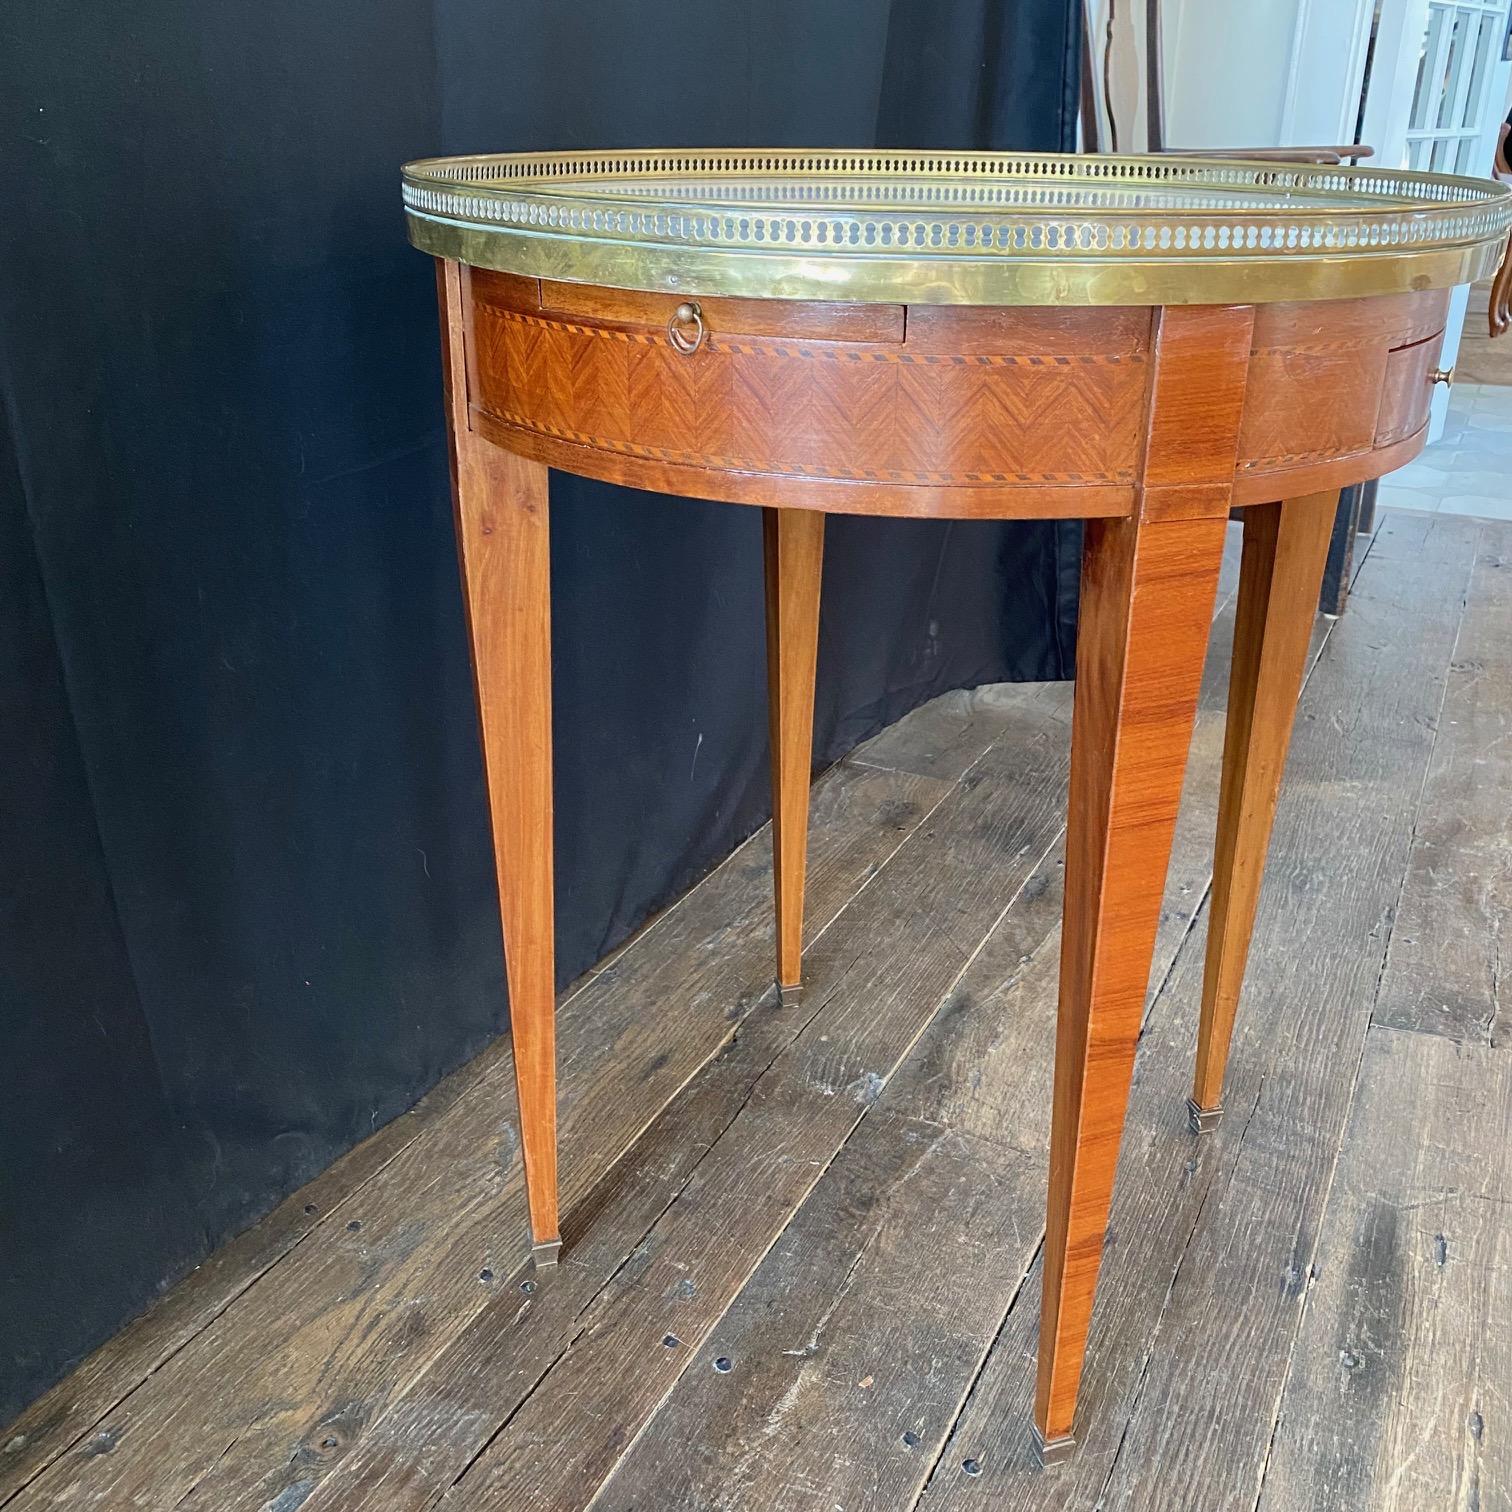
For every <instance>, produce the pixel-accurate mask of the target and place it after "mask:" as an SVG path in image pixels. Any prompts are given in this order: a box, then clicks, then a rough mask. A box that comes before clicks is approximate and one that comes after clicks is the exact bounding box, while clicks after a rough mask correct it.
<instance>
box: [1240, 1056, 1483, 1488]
mask: <svg viewBox="0 0 1512 1512" xmlns="http://www.w3.org/2000/svg"><path fill="white" fill-rule="evenodd" d="M1404 1110H1406V1116H1404ZM1315 1269H1316V1271H1317V1280H1316V1281H1314V1283H1313V1284H1312V1286H1311V1287H1310V1288H1309V1290H1308V1294H1307V1304H1306V1313H1305V1315H1304V1319H1303V1325H1302V1329H1301V1332H1300V1334H1299V1336H1298V1340H1297V1346H1296V1350H1295V1353H1294V1355H1293V1358H1292V1369H1291V1377H1290V1380H1289V1381H1288V1383H1287V1389H1286V1392H1285V1395H1284V1396H1283V1397H1282V1401H1281V1423H1280V1428H1279V1430H1278V1432H1277V1435H1276V1442H1275V1446H1274V1448H1273V1450H1272V1452H1271V1456H1270V1463H1269V1466H1268V1468H1267V1471H1266V1475H1265V1485H1264V1494H1263V1495H1262V1497H1261V1499H1260V1508H1261V1512H1291V1509H1292V1508H1296V1507H1306V1508H1308V1509H1309V1512H1332V1509H1338V1512H1355V1509H1356V1508H1361V1507H1369V1508H1371V1509H1372V1512H1422V1509H1425V1508H1440V1507H1441V1508H1446V1509H1447V1508H1451V1507H1452V1508H1460V1509H1465V1512H1470V1509H1474V1508H1480V1509H1485V1512H1490V1509H1493V1508H1501V1507H1508V1506H1512V1400H1509V1397H1512V1329H1509V1327H1508V1320H1509V1319H1512V1056H1508V1055H1505V1054H1498V1053H1496V1052H1495V1051H1493V1050H1490V1049H1487V1048H1486V1047H1485V1046H1482V1045H1474V1044H1455V1043H1453V1042H1451V1041H1448V1040H1444V1039H1440V1038H1438V1037H1437V1036H1423V1035H1417V1034H1411V1033H1405V1032H1403V1031H1400V1030H1395V1029H1381V1028H1372V1029H1371V1031H1370V1034H1369V1036H1368V1037H1367V1040H1366V1045H1365V1058H1364V1061H1363V1063H1362V1065H1361V1070H1360V1081H1359V1090H1358V1092H1357V1094H1356V1100H1355V1106H1354V1110H1353V1113H1352V1116H1351V1118H1350V1124H1349V1128H1348V1131H1347V1133H1346V1136H1345V1141H1344V1153H1343V1155H1342V1157H1341V1159H1340V1162H1339V1170H1338V1174H1337V1176H1336V1177H1335V1180H1334V1189H1333V1194H1332V1197H1331V1199H1330V1201H1329V1206H1328V1213H1327V1215H1326V1217H1325V1219H1324V1222H1323V1227H1322V1230H1321V1231H1320V1233H1319V1235H1318V1251H1317V1259H1316V1261H1315Z"/></svg>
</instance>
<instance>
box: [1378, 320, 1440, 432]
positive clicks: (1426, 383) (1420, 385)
mask: <svg viewBox="0 0 1512 1512" xmlns="http://www.w3.org/2000/svg"><path fill="white" fill-rule="evenodd" d="M1443 345H1444V333H1443V332H1442V331H1435V332H1434V334H1433V335H1432V336H1429V337H1428V338H1426V339H1425V340H1423V341H1415V342H1413V343H1412V344H1411V345H1410V346H1400V347H1394V348H1393V349H1392V350H1391V351H1390V352H1389V353H1388V354H1387V357H1386V377H1385V380H1384V381H1383V382H1382V384H1381V405H1380V408H1379V409H1378V410H1377V412H1376V430H1375V444H1376V445H1377V446H1390V445H1391V443H1392V442H1394V441H1405V440H1406V439H1407V437H1408V436H1415V435H1416V434H1417V433H1418V432H1419V431H1420V430H1422V428H1423V427H1424V426H1425V425H1426V424H1427V423H1428V406H1429V404H1430V402H1431V401H1432V399H1433V378H1432V374H1433V372H1434V370H1435V369H1436V368H1437V367H1438V360H1439V353H1440V351H1441V350H1442V349H1443Z"/></svg>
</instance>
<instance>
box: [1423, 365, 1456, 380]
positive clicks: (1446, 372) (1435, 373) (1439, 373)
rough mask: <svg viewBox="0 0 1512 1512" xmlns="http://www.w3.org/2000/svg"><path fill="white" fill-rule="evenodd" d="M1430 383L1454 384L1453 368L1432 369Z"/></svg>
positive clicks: (1429, 372) (1429, 373)
mask: <svg viewBox="0 0 1512 1512" xmlns="http://www.w3.org/2000/svg"><path fill="white" fill-rule="evenodd" d="M1428 381H1429V383H1453V382H1454V369H1453V368H1430V369H1429V370H1428Z"/></svg>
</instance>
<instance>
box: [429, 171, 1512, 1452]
mask: <svg viewBox="0 0 1512 1512" xmlns="http://www.w3.org/2000/svg"><path fill="white" fill-rule="evenodd" d="M404 197H405V206H406V211H407V218H408V224H409V233H410V238H411V240H412V241H413V242H414V244H415V245H416V246H417V247H419V248H421V249H422V250H424V251H426V252H429V253H431V254H433V255H434V256H435V257H436V258H437V260H438V273H437V276H438V287H439V293H440V302H441V323H442V331H443V342H444V350H445V358H446V390H447V401H448V410H449V418H450V432H451V446H452V462H453V479H454V486H455V499H456V520H457V536H458V542H459V547H460V552H461V559H462V574H463V584H464V592H465V597H466V603H467V608H468V616H469V624H470V630H471V638H472V654H473V664H474V671H475V679H476V687H477V696H478V705H479V711H480V716H481V724H482V740H483V749H484V758H485V766H486V770H487V776H488V786H489V799H490V805H491V813H492V822H493V837H494V847H495V852H496V856H497V861H498V879H499V900H500V909H501V913H502V918H503V927H504V941H505V956H506V964H507V973H508V980H509V993H510V1015H511V1022H512V1026H513V1050H514V1058H515V1065H516V1070H517V1073H518V1085H519V1100H520V1125H521V1143H522V1146H523V1150H524V1160H525V1181H526V1188H527V1195H528V1203H529V1210H530V1222H531V1229H532V1233H533V1238H534V1242H535V1255H536V1258H537V1261H538V1263H550V1262H552V1261H554V1260H555V1259H556V1255H557V1251H558V1249H559V1247H560V1245H559V1229H558V1219H557V1190H556V1091H555V1065H554V1059H555V1048H554V1031H553V1015H554V982H553V918H552V855H551V844H552V783H551V713H550V703H551V631H550V583H549V574H548V552H547V539H548V523H547V488H546V480H547V469H548V468H551V467H557V468H562V469H564V470H566V471H568V472H575V473H582V474H584V475H586V476H588V477H593V478H602V479H607V480H609V481H611V482H616V483H625V484H629V485H632V486H633V487H636V488H644V489H651V490H655V491H659V492H663V493H670V494H686V495H691V496H693V497H696V498H702V499H715V500H724V501H728V502H730V503H734V504H753V505H758V506H760V507H761V508H762V510H763V525H764V539H765V547H766V550H765V557H766V584H767V620H768V661H769V679H770V705H771V739H772V774H773V786H774V795H773V807H774V815H773V850H774V870H775V889H776V916H777V922H776V937H777V938H776V957H777V969H776V976H777V983H778V986H779V988H780V990H781V992H782V995H783V997H784V999H785V1000H790V999H791V997H792V995H793V994H795V993H796V992H797V991H798V988H799V956H800V946H801V933H802V917H803V883H804V855H805V838H806V828H807V821H808V784H809V769H810V760H811V754H812V728H813V708H814V666H815V646H816V638H817V631H818V623H819V580H820V563H821V558H822V551H823V539H824V517H825V514H826V513H830V512H839V513H853V514H869V515H894V516H907V517H919V516H927V517H932V518H952V519H1005V518H1012V519H1051V518H1075V519H1083V520H1085V521H1086V522H1087V527H1086V532H1085V549H1084V559H1083V564H1082V599H1081V603H1082V608H1081V629H1080V635H1079V639H1078V646H1077V660H1076V691H1075V706H1074V708H1075V712H1074V719H1073V730H1072V749H1071V783H1070V800H1069V814H1068V820H1067V839H1066V890H1065V915H1064V924H1063V934H1062V948H1061V976H1060V999H1059V1027H1058V1030H1057V1035H1056V1047H1055V1096H1054V1108H1053V1111H1052V1115H1051V1120H1052V1121H1051V1156H1050V1184H1049V1205H1048V1219H1047V1232H1046V1241H1045V1261H1044V1296H1043V1304H1042V1318H1041V1334H1040V1356H1039V1375H1038V1386H1037V1392H1036V1401H1035V1428H1036V1433H1037V1437H1038V1441H1039V1444H1040V1449H1041V1454H1042V1457H1043V1458H1044V1459H1045V1460H1047V1461H1048V1460H1052V1459H1054V1458H1057V1457H1059V1456H1060V1455H1062V1454H1064V1453H1066V1452H1067V1451H1068V1450H1069V1449H1070V1447H1071V1445H1072V1442H1073V1440H1072V1424H1073V1418H1074V1413H1075V1406H1076V1394H1077V1387H1078V1383H1079V1380H1080V1375H1081V1369H1082V1360H1083V1356H1084V1353H1085V1349H1086V1341H1087V1325H1088V1319H1089V1317H1090V1314H1091V1310H1092V1300H1093V1292H1094V1288H1095V1286H1096V1280H1097V1271H1098V1264H1099V1260H1100V1258H1101V1251H1102V1246H1103V1238H1104V1232H1105V1229H1106V1225H1107V1216H1108V1208H1109V1203H1110V1200H1111V1197H1112V1188H1113V1175H1114V1168H1115V1165H1116V1163H1117V1157H1118V1146H1119V1140H1120V1137H1121V1134H1122V1129H1123V1121H1124V1114H1125V1108H1126V1104H1127V1100H1128V1092H1129V1083H1130V1078H1131V1074H1132V1069H1133V1061H1134V1047H1135V1042H1136V1040H1137V1038H1138V1034H1139V1027H1140V1018H1141V1014H1142V1011H1143V1007H1144V998H1145V990H1146V985H1147V980H1148V977H1149V972H1150V961H1151V955H1152V951H1153V947H1154V939H1155V931H1156V925H1157V922H1158V918H1159V913H1160V905H1161V892H1162V888H1163V884H1164V879H1165V872H1166V865H1167V861H1168V859H1169V856H1170V849H1171V840H1172V832H1173V828H1174V824H1175V819H1176V810H1177V805H1178V802H1179V800H1180V795H1181V785H1182V778H1183V774H1184V769H1185V763H1186V755H1187V747H1188V744H1189V742H1190V738H1191V732H1192V724H1193V717H1194V714H1195V709H1196V701H1197V690H1198V681H1199V678H1200V676H1201V671H1202V665H1203V659H1204V656H1205V653H1206V648H1207V640H1208V627H1209V622H1210V620H1211V617H1212V610H1213V602H1214V594H1215V590H1216V586H1217V580H1218V568H1219V560H1220V557H1221V555H1222V550H1223V538H1224V527H1225V525H1226V523H1227V521H1228V518H1229V513H1230V510H1231V509H1233V508H1235V507H1238V508H1240V509H1242V511H1243V519H1244V550H1243V558H1242V567H1241V582H1240V589H1239V601H1238V611H1237V622H1236V630H1235V641H1234V665H1233V676H1232V681H1231V688H1230V698H1229V710H1228V729H1227V736H1226V740H1225V747H1224V757H1223V776H1222V791H1221V799H1220V813H1219V822H1218V839H1217V852H1216V859H1215V864H1214V876H1213V892H1212V901H1211V913H1210V918H1209V926H1208V939H1207V959H1206V972H1205V980H1204V986H1203V998H1202V1020H1201V1030H1200V1038H1199V1043H1198V1048H1197V1072H1196V1079H1195V1085H1194V1088H1193V1093H1192V1097H1191V1100H1190V1106H1189V1112H1190V1121H1191V1124H1192V1127H1193V1129H1194V1131H1196V1132H1199V1133H1200V1132H1202V1131H1204V1130H1206V1129H1210V1128H1212V1127H1213V1126H1214V1125H1215V1124H1216V1122H1217V1120H1218V1118H1219V1116H1220V1112H1221V1094H1222V1083H1223V1071H1224V1062H1225V1059H1226V1056H1227V1053H1228V1044H1229V1037H1230V1031H1231V1029H1232V1026H1233V1022H1234V1012H1235V1007H1236V1004H1237V1000H1238V995H1239V987H1240V982H1241V980H1242V978H1243V975H1244V965H1245V955H1246V951H1247V948H1248V944H1249V936H1250V932H1251V927H1252V924H1253V921H1254V916H1255V906H1256V901H1257V899H1258V895H1259V889H1260V878H1261V873H1262V871H1263V868H1264V862H1265V851H1266V847H1267V843H1268V840H1269V835H1270V826H1271V819H1272V815H1273V813H1274V809H1275V803H1276V795H1277V791H1278V788H1279V786H1280V779H1281V771H1282V765H1283V762H1284V760H1285V753H1286V747H1287V744H1288V742H1289V739H1290V734H1291V725H1292V716H1293V711H1294V708H1295V704H1296V698H1297V693H1298V689H1299V686H1300V681H1301V675H1302V669H1303V662H1304V658H1305V654H1306V648H1307V643H1308V637H1309V632H1310V628H1311V624H1312V618H1313V612H1314V607H1315V605H1316V602H1317V597H1318V589H1319V583H1320V579H1321V576H1322V572H1323V566H1324V559H1325V554H1326V551H1327V545H1328V539H1329V534H1330V528H1331V525H1332V521H1333V516H1334V500H1335V496H1336V494H1337V491H1338V490H1339V488H1340V487H1342V486H1344V485H1346V484H1352V483H1359V482H1362V481H1364V480H1365V479H1368V478H1374V477H1377V476H1379V475H1380V474H1382V473H1385V472H1388V471H1390V470H1391V469H1393V468H1396V467H1399V466H1401V464H1402V463H1404V462H1406V461H1407V460H1409V459H1410V458H1411V457H1413V456H1415V455H1416V454H1417V452H1418V451H1419V450H1420V449H1421V447H1422V445H1423V439H1424V434H1425V430H1426V426H1427V419H1428V407H1429V398H1430V395H1431V392H1432V388H1433V385H1434V384H1435V383H1436V382H1439V381H1441V380H1442V379H1444V378H1445V377H1446V376H1447V375H1445V374H1443V373H1441V372H1439V370H1438V366H1437V364H1438V353H1439V347H1440V344H1441V340H1442V335H1443V328H1444V319H1445V311H1446V308H1447V304H1448V294H1449V290H1450V288H1451V287H1452V286H1454V285H1456V284H1459V283H1464V282H1467V281H1469V280H1472V279H1475V278H1479V277H1482V276H1485V275H1486V274H1489V273H1490V272H1491V271H1492V270H1493V269H1494V268H1495V267H1496V265H1497V262H1498V259H1499V256H1500V253H1501V250H1502V247H1503V245H1504V243H1505V242H1506V239H1507V233H1508V228H1509V226H1512V190H1509V189H1508V188H1507V187H1506V186H1503V185H1498V184H1495V183H1492V182H1489V181H1484V182H1483V181H1479V180H1471V179H1462V178H1453V177H1448V176H1442V175H1430V174H1414V173H1397V172H1389V171H1383V170H1380V169H1375V168H1366V169H1354V168H1340V167H1310V166H1299V165H1293V164H1277V163H1255V162H1249V163H1246V162H1223V161H1217V160H1204V159H1198V158H1186V157H1175V158H1120V157H1090V156H1089V157H1062V156H1018V155H1012V154H1003V153H974V154H952V153H924V152H861V151H789V150H770V151H702V150H688V151H680V152H677V151H672V152H619V153H537V154H524V155H513V156H497V157H472V158H448V159H434V160H430V161H426V162H419V163H412V164H410V165H409V166H408V167H407V168H406V169H405V170H404Z"/></svg>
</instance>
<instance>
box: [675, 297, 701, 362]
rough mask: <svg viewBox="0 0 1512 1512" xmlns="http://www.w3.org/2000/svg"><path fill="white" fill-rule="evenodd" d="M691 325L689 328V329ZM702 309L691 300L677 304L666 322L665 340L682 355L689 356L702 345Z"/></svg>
mask: <svg viewBox="0 0 1512 1512" xmlns="http://www.w3.org/2000/svg"><path fill="white" fill-rule="evenodd" d="M690 327H691V330H690V329H689V328H690ZM703 339H704V323H703V311H702V310H701V309H700V308H699V307H698V305H697V303H696V302H695V301H693V300H691V299H690V300H688V301H687V302H686V303H684V304H680V305H678V307H677V308H676V309H675V310H673V312H672V318H671V320H669V321H668V322H667V340H668V341H670V342H671V343H672V346H673V349H674V350H676V351H679V352H681V353H682V354H683V356H684V357H691V356H692V355H693V353H694V352H696V351H697V350H698V349H699V347H701V346H702V345H703Z"/></svg>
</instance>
